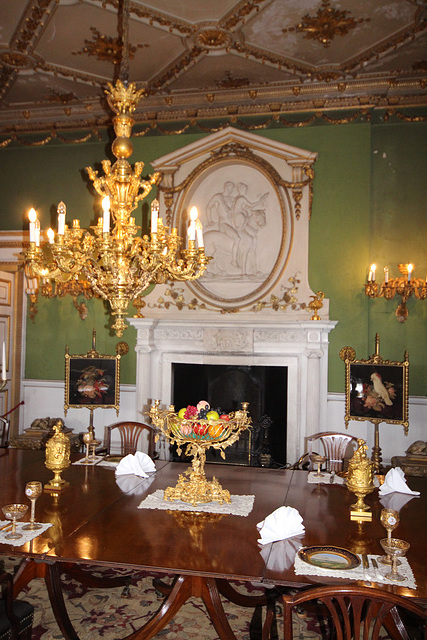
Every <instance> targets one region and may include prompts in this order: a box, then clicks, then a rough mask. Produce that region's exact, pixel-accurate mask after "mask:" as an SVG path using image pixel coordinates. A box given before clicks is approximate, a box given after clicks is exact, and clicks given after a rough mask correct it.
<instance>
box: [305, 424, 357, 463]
mask: <svg viewBox="0 0 427 640" xmlns="http://www.w3.org/2000/svg"><path fill="white" fill-rule="evenodd" d="M318 440H320V441H321V443H322V445H323V451H322V450H318V451H317V453H319V454H320V455H323V453H324V454H325V456H326V457H327V458H328V469H329V471H342V467H343V460H344V458H345V454H346V451H347V448H348V446H349V445H350V444H351V443H354V445H357V438H356V437H355V436H350V435H349V434H348V433H336V432H334V431H322V432H320V433H315V434H314V435H312V436H309V437H308V438H307V450H308V454H309V456H310V455H311V454H312V453H313V447H314V443H315V442H316V441H318ZM318 449H319V447H318ZM312 468H313V466H312V463H311V461H310V469H312Z"/></svg>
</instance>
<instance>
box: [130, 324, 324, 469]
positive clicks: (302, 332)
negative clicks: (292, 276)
mask: <svg viewBox="0 0 427 640" xmlns="http://www.w3.org/2000/svg"><path fill="white" fill-rule="evenodd" d="M131 324H132V325H133V326H135V328H136V329H137V345H136V352H137V406H138V408H139V410H140V411H142V412H147V411H148V410H149V408H150V406H151V403H152V402H153V401H154V400H156V399H160V400H161V402H162V404H163V405H164V406H167V405H169V404H170V403H171V401H172V365H173V363H191V364H201V365H203V364H244V365H264V366H284V367H287V368H288V388H287V389H283V393H284V394H287V399H288V402H287V405H288V415H287V431H286V450H287V458H288V462H295V461H296V460H297V459H298V458H299V456H300V455H301V454H302V453H304V451H305V450H306V446H305V438H306V437H307V436H309V435H311V434H312V433H315V432H317V431H322V430H326V426H327V425H326V411H327V384H328V339H329V332H330V331H331V330H332V329H333V328H334V326H335V324H336V323H335V322H324V321H317V322H313V321H309V320H308V321H300V322H285V323H284V322H277V321H276V322H271V321H269V322H263V321H262V320H260V319H258V320H256V321H255V320H251V321H249V319H245V320H243V319H239V321H237V320H235V319H233V320H223V321H222V322H220V323H219V322H218V320H217V319H210V320H208V319H203V318H197V319H193V320H190V319H189V318H188V316H187V317H186V318H185V319H184V318H183V319H182V320H180V319H177V318H176V319H169V318H168V319H163V318H161V319H148V318H135V319H132V320H131ZM198 400H200V398H193V397H192V395H191V388H189V390H188V403H189V404H192V403H193V402H197V401H198ZM247 400H248V402H250V398H247Z"/></svg>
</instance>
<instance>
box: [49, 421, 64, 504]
mask: <svg viewBox="0 0 427 640" xmlns="http://www.w3.org/2000/svg"><path fill="white" fill-rule="evenodd" d="M53 430H54V431H55V434H54V435H53V436H52V437H51V438H50V440H48V441H47V443H46V462H45V465H46V467H47V468H48V469H50V470H51V471H53V473H54V478H53V479H52V480H51V481H50V482H48V484H45V485H44V489H45V491H54V492H59V491H63V490H64V489H65V488H66V487H68V485H69V484H70V483H69V482H67V481H66V480H63V479H62V478H61V473H62V472H63V471H64V469H66V468H67V467H69V466H70V449H71V445H70V439H69V438H68V437H67V436H66V435H65V433H63V432H62V420H58V422H56V423H55V424H54V425H53Z"/></svg>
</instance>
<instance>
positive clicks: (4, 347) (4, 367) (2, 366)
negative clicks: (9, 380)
mask: <svg viewBox="0 0 427 640" xmlns="http://www.w3.org/2000/svg"><path fill="white" fill-rule="evenodd" d="M1 379H2V380H6V345H5V342H4V340H3V360H2V365H1Z"/></svg>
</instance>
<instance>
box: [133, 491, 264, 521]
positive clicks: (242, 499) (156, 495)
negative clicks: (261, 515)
mask: <svg viewBox="0 0 427 640" xmlns="http://www.w3.org/2000/svg"><path fill="white" fill-rule="evenodd" d="M163 495H164V491H163V490H162V489H158V490H157V491H154V492H153V493H152V494H150V495H149V496H147V498H145V500H143V501H142V502H141V504H140V505H139V506H138V509H168V510H173V511H203V512H205V513H222V514H226V513H228V514H230V515H233V516H247V515H248V514H249V513H250V512H251V511H252V508H253V505H254V500H255V496H233V495H232V496H230V498H231V503H226V502H225V503H223V504H219V503H218V502H207V503H205V504H197V505H195V506H193V505H191V504H188V503H187V502H182V500H173V501H169V500H164V499H163Z"/></svg>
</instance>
